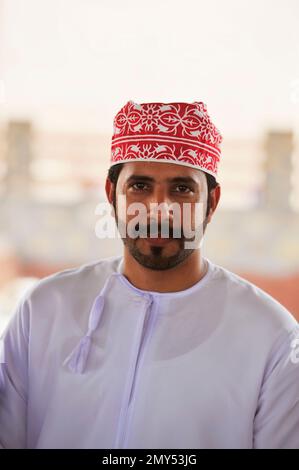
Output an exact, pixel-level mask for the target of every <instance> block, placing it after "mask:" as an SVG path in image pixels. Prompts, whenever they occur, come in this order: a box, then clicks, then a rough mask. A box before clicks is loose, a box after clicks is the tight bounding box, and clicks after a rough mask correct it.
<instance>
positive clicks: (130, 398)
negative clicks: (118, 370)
mask: <svg viewBox="0 0 299 470" xmlns="http://www.w3.org/2000/svg"><path fill="white" fill-rule="evenodd" d="M144 299H145V307H144V310H143V315H142V320H141V322H140V324H141V327H140V326H139V325H138V327H137V334H136V336H135V341H134V347H133V352H132V360H131V364H132V367H130V371H129V378H128V381H127V384H126V388H125V394H124V400H123V405H122V408H121V413H120V420H119V426H118V432H117V436H116V441H115V446H114V448H126V443H127V438H128V432H129V428H130V422H131V418H132V412H133V409H134V401H135V396H136V387H137V385H138V378H139V375H140V368H141V366H142V362H143V358H144V354H145V350H146V346H147V344H148V342H149V340H150V337H151V333H152V330H153V326H154V323H155V318H156V309H157V303H156V301H154V298H153V296H151V295H148V296H146V297H145V296H138V297H136V299H135V300H137V301H138V302H140V301H142V300H144ZM154 306H155V307H156V308H154Z"/></svg>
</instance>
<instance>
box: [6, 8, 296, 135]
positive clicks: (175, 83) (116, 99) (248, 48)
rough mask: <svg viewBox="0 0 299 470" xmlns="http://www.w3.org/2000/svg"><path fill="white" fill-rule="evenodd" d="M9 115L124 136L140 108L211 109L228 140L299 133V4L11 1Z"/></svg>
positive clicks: (8, 10) (8, 15) (56, 126)
mask: <svg viewBox="0 0 299 470" xmlns="http://www.w3.org/2000/svg"><path fill="white" fill-rule="evenodd" d="M0 8H1V9H0V14H1V19H0V28H1V29H0V67H1V68H0V115H1V118H2V119H7V118H8V117H10V118H12V117H14V118H23V117H26V118H27V117H28V118H32V119H34V120H35V121H36V123H37V125H39V126H41V127H45V128H50V129H55V130H56V129H57V130H60V129H70V130H82V131H91V132H93V131H101V132H108V133H110V132H112V119H113V116H114V114H115V113H116V112H117V111H118V109H119V108H120V107H121V106H122V105H123V104H125V103H126V101H128V100H129V99H132V100H134V101H136V102H146V101H164V102H170V101H185V100H186V101H191V102H192V101H204V102H205V103H206V104H207V106H208V110H209V112H210V114H211V116H212V117H213V118H214V121H215V123H216V125H217V126H218V127H219V128H220V129H221V130H222V132H223V134H224V135H225V136H229V137H231V136H232V137H247V136H253V135H261V134H262V133H263V131H264V130H265V129H268V128H269V127H271V126H272V127H276V128H278V127H282V128H288V127H290V128H294V129H298V128H299V2H298V1H297V0H284V1H282V0H281V1H280V0H251V1H249V0H248V1H247V0H225V1H222V0H209V1H208V2H207V1H202V0H184V1H182V0H180V1H178V0H151V1H142V0H131V1H130V0H129V1H122V0H115V1H113V0H0Z"/></svg>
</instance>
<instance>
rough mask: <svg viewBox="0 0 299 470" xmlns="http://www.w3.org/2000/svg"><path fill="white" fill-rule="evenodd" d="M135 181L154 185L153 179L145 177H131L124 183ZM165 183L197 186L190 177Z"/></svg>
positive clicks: (177, 177) (168, 179) (179, 177)
mask: <svg viewBox="0 0 299 470" xmlns="http://www.w3.org/2000/svg"><path fill="white" fill-rule="evenodd" d="M135 181H142V182H145V183H154V182H155V178H152V177H151V176H147V175H131V176H129V178H128V179H127V181H126V184H130V183H133V182H135ZM166 181H167V182H168V183H177V184H179V183H180V184H182V183H184V184H193V185H196V186H198V182H197V181H195V180H194V179H193V178H192V177H191V176H176V177H175V178H167V179H166Z"/></svg>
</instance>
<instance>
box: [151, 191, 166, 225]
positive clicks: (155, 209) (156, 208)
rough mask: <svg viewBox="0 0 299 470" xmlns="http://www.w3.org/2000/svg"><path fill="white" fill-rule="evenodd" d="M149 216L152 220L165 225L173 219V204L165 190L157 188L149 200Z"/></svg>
mask: <svg viewBox="0 0 299 470" xmlns="http://www.w3.org/2000/svg"><path fill="white" fill-rule="evenodd" d="M148 202H149V207H148V214H149V217H150V219H151V220H156V221H157V222H158V223H163V221H164V220H165V221H166V220H169V219H171V218H172V212H171V203H172V201H171V200H170V198H169V196H168V193H167V191H166V189H165V188H163V187H157V188H155V190H154V191H153V192H152V194H151V196H150V198H149V201H148Z"/></svg>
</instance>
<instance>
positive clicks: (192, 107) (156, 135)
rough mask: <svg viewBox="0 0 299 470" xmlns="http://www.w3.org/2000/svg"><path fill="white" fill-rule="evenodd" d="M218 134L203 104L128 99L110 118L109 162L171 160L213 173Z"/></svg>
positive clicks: (217, 155)
mask: <svg viewBox="0 0 299 470" xmlns="http://www.w3.org/2000/svg"><path fill="white" fill-rule="evenodd" d="M221 142H222V136H221V134H220V132H219V130H218V129H217V128H216V127H215V125H214V124H213V123H212V121H211V119H210V116H209V115H208V112H207V107H206V105H205V104H204V103H202V102H194V103H180V102H178V103H142V104H137V103H134V101H128V103H127V104H125V106H123V107H122V109H121V110H120V111H119V112H118V113H117V114H116V116H115V118H114V132H113V136H112V143H111V147H112V149H111V150H112V152H111V166H112V165H116V164H117V163H126V162H131V161H148V162H150V161H155V162H166V163H175V164H179V165H185V166H190V167H193V168H197V169H200V170H202V171H204V172H206V173H209V174H211V175H213V176H215V177H216V176H217V169H218V162H219V160H220V155H221V150H220V143H221Z"/></svg>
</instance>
